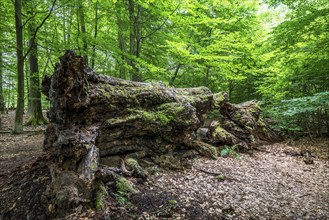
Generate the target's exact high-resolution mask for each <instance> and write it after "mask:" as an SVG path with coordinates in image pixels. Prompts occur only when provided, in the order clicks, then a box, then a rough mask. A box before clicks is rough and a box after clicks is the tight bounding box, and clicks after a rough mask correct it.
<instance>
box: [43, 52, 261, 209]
mask: <svg viewBox="0 0 329 220" xmlns="http://www.w3.org/2000/svg"><path fill="white" fill-rule="evenodd" d="M60 61H61V62H60V64H58V65H57V66H56V68H55V72H54V74H53V75H52V76H51V77H46V78H45V79H44V80H43V90H42V91H43V93H44V94H45V95H46V96H47V97H48V98H49V100H50V103H51V106H50V110H49V115H48V117H49V121H50V124H49V126H48V128H47V131H46V138H45V144H44V150H45V151H47V152H48V153H49V154H51V155H52V157H51V158H52V160H51V161H49V168H50V171H51V176H52V183H51V186H50V187H49V190H48V192H47V194H46V196H47V199H48V202H49V204H51V206H49V207H51V209H50V210H49V212H54V213H55V212H56V210H57V209H58V208H60V209H65V208H69V207H71V206H75V205H76V204H78V203H83V202H86V203H90V202H95V201H92V200H93V199H92V198H93V196H92V195H95V190H96V191H97V189H95V187H91V185H92V184H93V183H94V182H95V181H97V184H95V185H96V188H97V185H99V186H103V185H102V184H99V181H100V180H99V178H97V175H96V176H95V173H96V172H97V170H98V166H99V161H100V162H101V163H103V164H105V165H110V164H111V163H112V162H115V163H113V164H111V165H118V166H120V163H121V162H122V160H124V161H125V165H126V166H127V167H128V168H129V170H130V171H134V172H135V173H136V174H137V175H139V176H141V177H142V178H146V176H147V174H146V173H143V172H144V171H142V169H141V167H140V166H139V163H138V161H143V160H144V161H147V163H157V164H160V165H165V166H169V167H171V168H180V167H181V166H182V163H181V160H180V158H181V157H183V156H186V155H194V154H195V152H198V153H199V154H204V155H206V156H210V157H216V156H217V150H216V147H219V146H222V145H239V146H241V147H243V148H250V147H251V146H252V144H253V143H254V142H255V140H256V139H257V138H259V137H260V136H261V135H259V134H258V133H257V132H258V130H259V128H263V127H264V126H263V127H262V125H261V124H260V120H259V114H260V110H259V107H258V106H257V103H256V102H248V103H243V104H240V105H233V104H230V103H229V102H228V99H227V95H226V94H225V93H217V94H213V93H212V92H211V91H210V90H209V89H208V88H205V87H200V88H181V89H178V88H171V87H167V86H165V85H164V84H162V83H142V82H131V81H126V80H122V79H117V78H113V77H109V76H104V75H100V74H97V73H95V72H94V71H93V70H92V69H90V68H89V67H88V66H87V64H86V63H85V62H84V60H83V58H82V57H80V56H77V55H76V54H75V53H74V52H73V51H68V52H66V54H65V55H64V56H63V57H62V58H61V59H60ZM211 112H212V113H211ZM210 113H211V114H212V115H213V117H212V118H209V117H208V116H209V115H211V114H210ZM260 133H261V132H260ZM189 152H193V153H189ZM117 163H119V164H117ZM103 181H104V180H103ZM96 194H97V193H96ZM101 194H102V193H101ZM97 195H100V194H99V193H98V194H97Z"/></svg>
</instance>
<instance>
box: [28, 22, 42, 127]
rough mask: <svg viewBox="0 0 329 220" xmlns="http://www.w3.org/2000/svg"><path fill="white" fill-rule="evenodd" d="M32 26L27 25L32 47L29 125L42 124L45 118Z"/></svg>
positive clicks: (30, 57) (36, 48)
mask: <svg viewBox="0 0 329 220" xmlns="http://www.w3.org/2000/svg"><path fill="white" fill-rule="evenodd" d="M34 31H35V29H34V27H33V25H32V24H30V25H29V34H30V40H29V46H30V47H31V48H32V49H31V52H30V53H29V63H30V89H29V91H30V93H29V106H30V112H29V114H30V118H29V121H28V123H27V124H29V125H42V124H45V123H46V120H45V118H44V117H43V115H42V105H41V91H40V79H39V63H38V47H37V44H36V42H35V41H34V40H33V34H34Z"/></svg>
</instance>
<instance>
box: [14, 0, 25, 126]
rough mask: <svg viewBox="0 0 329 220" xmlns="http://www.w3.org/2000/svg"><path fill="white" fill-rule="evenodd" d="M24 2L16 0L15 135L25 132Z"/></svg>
mask: <svg viewBox="0 0 329 220" xmlns="http://www.w3.org/2000/svg"><path fill="white" fill-rule="evenodd" d="M21 13H22V1H21V0H15V24H16V53H17V106H16V113H15V126H14V130H13V133H22V132H23V114H24V55H23V25H22V15H21Z"/></svg>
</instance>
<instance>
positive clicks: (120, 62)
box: [116, 2, 129, 79]
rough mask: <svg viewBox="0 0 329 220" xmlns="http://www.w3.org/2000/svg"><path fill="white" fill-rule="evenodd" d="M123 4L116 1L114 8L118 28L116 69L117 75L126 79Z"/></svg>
mask: <svg viewBox="0 0 329 220" xmlns="http://www.w3.org/2000/svg"><path fill="white" fill-rule="evenodd" d="M122 8H123V6H122V3H120V2H117V3H116V10H117V14H116V16H117V28H118V45H119V49H120V57H119V58H118V59H117V69H118V71H119V77H120V78H121V79H126V71H127V70H126V66H125V64H126V63H129V62H127V59H126V56H127V48H126V39H125V33H124V27H125V25H124V19H125V14H124V13H123V10H122Z"/></svg>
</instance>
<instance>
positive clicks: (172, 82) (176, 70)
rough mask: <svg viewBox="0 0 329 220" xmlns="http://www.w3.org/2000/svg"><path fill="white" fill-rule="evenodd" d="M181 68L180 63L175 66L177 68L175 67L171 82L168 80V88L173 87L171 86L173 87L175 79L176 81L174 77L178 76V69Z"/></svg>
mask: <svg viewBox="0 0 329 220" xmlns="http://www.w3.org/2000/svg"><path fill="white" fill-rule="evenodd" d="M181 66H182V64H181V63H179V64H178V65H177V67H176V69H175V73H174V75H173V77H171V80H170V83H169V85H170V86H173V85H174V82H175V79H176V77H177V75H178V71H179V69H180V68H181Z"/></svg>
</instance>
